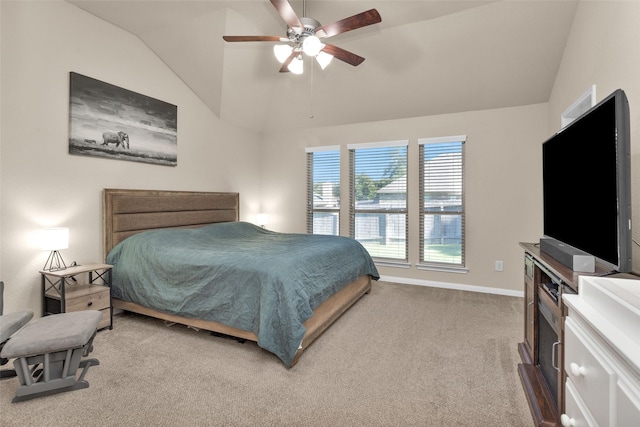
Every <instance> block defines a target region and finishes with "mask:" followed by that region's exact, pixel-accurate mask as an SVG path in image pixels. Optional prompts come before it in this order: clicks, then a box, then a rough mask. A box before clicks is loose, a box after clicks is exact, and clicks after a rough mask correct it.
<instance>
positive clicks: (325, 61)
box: [316, 52, 333, 70]
mask: <svg viewBox="0 0 640 427" xmlns="http://www.w3.org/2000/svg"><path fill="white" fill-rule="evenodd" d="M332 59H333V55H330V54H328V53H327V52H319V53H318V54H317V55H316V61H318V64H320V68H322V69H323V70H324V69H325V68H327V65H329V63H330V62H331V60H332Z"/></svg>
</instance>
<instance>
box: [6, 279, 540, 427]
mask: <svg viewBox="0 0 640 427" xmlns="http://www.w3.org/2000/svg"><path fill="white" fill-rule="evenodd" d="M522 312H523V301H522V299H521V298H513V297H506V296H498V295H488V294H480V293H472V292H462V291H453V290H445V289H437V288H427V287H419V286H410V285H399V284H390V283H384V282H375V283H374V285H373V290H372V292H371V293H370V294H369V295H366V296H365V297H364V298H363V299H362V300H360V301H359V302H358V303H357V304H356V305H355V306H354V307H353V308H352V309H351V310H349V311H348V312H347V313H345V314H344V315H343V316H342V317H341V318H340V319H339V320H338V321H337V322H336V323H335V324H334V325H333V326H332V327H331V328H330V329H329V330H328V331H327V332H325V334H324V335H323V336H322V337H320V338H319V339H318V340H317V341H316V342H315V343H314V344H313V345H312V346H311V347H310V348H309V349H308V350H307V352H306V353H305V354H304V355H303V356H302V358H301V359H300V361H299V362H298V364H297V365H296V366H294V367H293V368H292V369H290V370H287V369H286V368H285V367H284V365H282V363H281V362H280V361H279V360H278V359H277V358H276V357H275V356H273V355H271V354H270V353H267V352H266V351H264V350H262V349H260V348H259V347H257V345H255V344H254V343H250V342H247V343H245V344H239V343H237V342H235V341H233V340H230V339H225V338H216V337H212V336H210V335H209V334H208V333H206V332H204V331H200V332H197V331H195V330H192V329H188V328H186V327H183V326H180V325H175V326H172V327H167V326H165V324H164V322H162V321H160V320H154V319H149V318H145V317H141V316H137V315H132V314H123V315H119V316H116V317H115V318H114V329H113V330H111V331H110V330H103V331H100V332H99V333H98V335H97V337H96V339H95V342H94V346H95V350H94V352H93V353H92V356H93V357H96V358H98V359H99V360H100V365H99V366H95V367H92V368H91V369H90V370H89V372H88V374H87V380H88V381H89V383H90V384H91V386H90V387H89V388H88V389H83V390H77V391H73V392H70V393H64V394H58V395H55V396H48V397H43V398H39V399H34V400H31V401H27V402H21V403H16V404H12V403H10V402H11V399H12V398H13V394H14V391H15V387H16V386H17V379H15V378H13V379H9V380H2V381H1V382H0V388H1V389H0V424H1V425H2V426H4V427H10V426H49V425H51V426H53V425H55V426H60V425H64V426H110V425H114V426H115V425H118V426H121V425H122V426H124V425H126V426H152V425H153V426H187V425H189V426H209V425H211V426H217V425H221V426H222V425H224V426H245V425H264V426H483V427H484V426H510V427H514V426H515V427H518V426H528V427H529V426H532V425H533V422H532V420H531V416H530V414H529V409H528V407H527V403H526V400H525V397H524V392H523V391H522V387H521V385H520V381H519V378H518V375H517V372H516V365H517V363H518V361H519V357H518V352H517V343H518V342H519V341H521V340H522V333H523V331H522V329H523V325H522V322H523V320H522Z"/></svg>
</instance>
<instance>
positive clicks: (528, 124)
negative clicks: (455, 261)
mask: <svg viewBox="0 0 640 427" xmlns="http://www.w3.org/2000/svg"><path fill="white" fill-rule="evenodd" d="M547 118H548V106H547V104H537V105H531V106H524V107H516V108H505V109H498V110H486V111H474V112H466V113H458V114H447V115H441V116H429V117H420V118H412V119H403V120H392V121H385V122H374V123H364V124H354V125H348V126H339V127H326V128H318V129H312V130H305V131H304V132H296V131H292V132H282V133H274V134H269V135H267V136H266V137H265V140H264V142H263V143H264V150H263V153H264V154H263V162H264V163H263V166H262V168H263V184H262V185H263V190H262V203H263V206H264V210H265V211H266V212H267V213H268V214H269V215H270V219H269V228H271V229H274V230H277V231H287V232H305V230H306V224H305V201H306V183H305V173H306V172H305V171H306V157H305V151H304V149H305V147H313V146H321V145H341V146H342V152H341V157H342V159H343V161H342V166H343V167H342V176H343V187H344V188H346V187H345V186H346V185H347V181H346V177H347V174H348V169H347V168H348V162H347V161H346V159H347V156H348V153H347V151H346V145H347V144H351V143H359V142H376V141H391V140H400V139H403V140H404V139H408V140H409V141H410V145H409V153H410V163H409V165H408V170H409V181H408V185H409V193H410V195H409V199H408V204H409V210H410V212H412V213H411V214H410V218H409V234H410V235H411V236H418V235H419V224H418V216H417V212H415V211H411V210H412V209H414V210H416V209H417V206H418V191H417V189H418V173H417V171H418V162H417V158H418V146H417V139H418V138H428V137H439V136H451V135H461V134H465V135H467V143H466V148H465V150H466V151H465V159H466V194H467V198H466V200H465V203H466V212H467V216H466V221H467V223H466V242H467V247H466V255H467V260H466V261H467V266H468V267H469V272H468V273H466V274H458V273H443V272H434V271H418V270H417V269H416V268H415V264H416V263H417V261H418V256H419V255H418V245H417V244H416V243H417V238H415V239H413V245H412V246H411V247H410V252H409V261H410V263H411V264H412V267H411V268H410V269H404V268H391V267H382V268H380V272H381V274H382V275H383V276H386V277H395V278H401V279H403V280H404V281H406V282H408V283H415V282H416V281H417V282H418V283H420V281H422V282H427V281H428V282H449V283H453V284H462V285H470V286H480V287H486V288H496V290H497V292H501V291H506V292H505V293H518V292H522V286H523V279H522V265H523V251H522V249H521V248H520V247H519V244H518V243H519V242H521V241H537V240H538V239H539V238H540V236H541V233H542V217H541V215H542V210H541V202H542V195H541V190H542V178H541V169H542V167H541V154H542V151H541V148H540V144H541V142H542V141H543V140H544V139H545V138H546V137H547V129H548V122H547ZM344 207H345V206H344V204H343V208H344ZM342 213H343V215H342V217H341V230H342V234H343V235H347V234H348V226H347V221H348V218H347V215H346V210H344V209H343V212H342ZM496 260H501V261H504V271H503V272H496V271H495V270H494V261H496Z"/></svg>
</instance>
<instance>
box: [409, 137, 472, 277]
mask: <svg viewBox="0 0 640 427" xmlns="http://www.w3.org/2000/svg"><path fill="white" fill-rule="evenodd" d="M465 141H466V136H465V135H460V136H454V137H445V138H428V139H419V140H418V144H419V147H420V159H419V162H420V262H421V264H422V266H426V267H445V268H446V267H453V268H462V267H464V265H465V264H464V262H465V260H464V245H465V241H464V144H465Z"/></svg>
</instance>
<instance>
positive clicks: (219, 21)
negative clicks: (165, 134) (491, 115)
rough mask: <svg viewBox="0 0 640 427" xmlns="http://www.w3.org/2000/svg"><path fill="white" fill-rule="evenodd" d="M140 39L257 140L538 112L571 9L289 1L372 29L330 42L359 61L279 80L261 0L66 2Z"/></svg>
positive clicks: (551, 4)
mask: <svg viewBox="0 0 640 427" xmlns="http://www.w3.org/2000/svg"><path fill="white" fill-rule="evenodd" d="M67 1H68V2H69V3H72V4H74V5H76V6H78V7H80V8H82V9H84V10H86V11H87V12H89V13H91V14H93V15H95V16H97V17H99V18H102V19H104V20H106V21H108V22H110V23H112V24H114V25H116V26H118V27H120V28H122V29H124V30H126V31H128V32H130V33H132V34H134V35H136V36H137V37H139V38H140V39H141V40H142V41H143V42H144V43H145V44H146V45H147V46H148V47H149V48H150V49H151V50H152V51H153V52H155V53H156V54H157V55H158V57H160V58H161V59H162V61H164V62H165V63H166V64H167V66H169V67H170V68H171V69H172V70H173V71H174V72H175V73H176V75H178V76H179V77H180V78H181V79H182V80H183V81H184V82H185V84H186V85H188V86H189V87H190V88H191V90H193V92H194V93H196V94H197V96H198V97H199V98H200V99H201V100H202V101H203V102H204V103H205V104H206V105H207V106H208V107H209V108H210V109H211V111H212V112H214V113H215V114H216V115H217V116H218V117H220V118H221V119H222V120H224V121H227V122H230V123H232V124H234V125H237V126H241V127H244V128H249V129H252V130H255V131H258V132H272V131H278V130H281V129H295V128H306V127H317V126H331V125H342V124H350V123H359V122H369V121H379V120H388V119H398V118H406V117H418V116H428V115H438V114H446V113H456V112H462V111H473V110H483V109H492V108H502V107H513V106H519V105H529V104H536V103H541V102H547V101H548V100H549V96H550V93H551V90H552V88H553V83H554V80H555V76H556V73H557V71H558V68H559V65H560V61H561V59H562V54H563V51H564V47H565V44H566V40H567V37H568V35H569V32H570V29H571V24H572V22H573V17H574V14H575V11H576V7H577V1H563V0H549V1H540V0H509V1H478V0H472V1H463V0H446V1H435V0H417V1H404V0H383V1H380V0H377V1H376V0H371V1H369V0H351V1H345V0H338V1H335V0H308V1H306V2H305V3H304V4H303V2H302V1H299V0H291V1H290V2H291V5H292V6H293V8H294V10H295V11H296V12H297V14H298V15H299V16H304V15H303V10H304V11H306V16H307V17H311V18H314V19H316V20H318V21H320V22H321V23H322V24H330V23H333V22H335V21H338V20H340V19H342V18H345V17H348V16H352V15H355V14H358V13H360V12H363V11H365V10H368V9H371V8H376V9H377V10H378V12H379V13H380V15H381V16H382V22H381V23H380V24H375V25H372V26H369V27H365V28H361V29H358V30H355V31H351V32H348V33H344V34H339V35H337V36H335V37H332V38H331V43H332V44H335V45H338V46H340V47H342V48H344V49H347V50H348V51H351V52H353V53H356V54H358V55H360V56H363V57H364V58H366V60H365V61H364V62H363V63H362V64H361V65H359V66H357V67H353V66H351V65H348V64H346V63H344V62H341V61H336V60H334V61H333V62H332V63H331V64H330V65H329V66H328V67H327V68H326V69H325V70H321V69H320V68H319V67H318V66H317V65H313V66H312V65H311V64H312V62H311V61H310V59H306V60H305V73H304V74H302V75H294V74H292V73H280V72H278V70H279V68H280V64H279V63H278V62H277V61H276V59H275V57H274V55H273V49H272V46H273V43H270V42H261V43H225V42H224V41H223V40H222V36H223V35H271V36H285V34H286V25H285V24H284V22H283V20H282V18H281V17H280V16H279V14H278V12H277V11H276V9H275V8H274V7H273V6H272V4H271V3H270V2H269V1H268V0H244V1H239V0H235V1H221V0H198V1H188V0H183V1H179V0H173V1H172V0H136V1H129V0H121V1H112V0H106V1H104V0H67Z"/></svg>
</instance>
